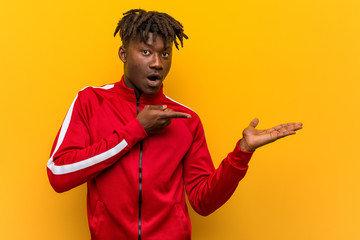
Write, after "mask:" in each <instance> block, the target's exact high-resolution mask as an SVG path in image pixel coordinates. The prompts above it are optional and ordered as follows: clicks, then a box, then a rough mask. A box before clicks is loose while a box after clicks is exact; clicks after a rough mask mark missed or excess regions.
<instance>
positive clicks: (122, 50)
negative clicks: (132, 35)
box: [119, 46, 126, 63]
mask: <svg viewBox="0 0 360 240" xmlns="http://www.w3.org/2000/svg"><path fill="white" fill-rule="evenodd" d="M119 58H120V60H121V61H122V62H123V63H126V49H125V47H124V46H121V47H120V48H119Z"/></svg>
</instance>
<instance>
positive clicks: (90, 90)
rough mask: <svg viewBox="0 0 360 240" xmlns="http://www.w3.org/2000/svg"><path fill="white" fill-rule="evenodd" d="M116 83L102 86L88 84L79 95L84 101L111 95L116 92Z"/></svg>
mask: <svg viewBox="0 0 360 240" xmlns="http://www.w3.org/2000/svg"><path fill="white" fill-rule="evenodd" d="M114 86H115V84H107V85H103V86H100V87H94V86H87V87H84V88H83V89H81V90H80V91H79V92H78V94H77V97H78V98H80V99H81V100H82V101H91V100H95V99H97V98H99V97H106V96H111V95H113V93H114Z"/></svg>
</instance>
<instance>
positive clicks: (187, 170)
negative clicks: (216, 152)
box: [183, 119, 302, 215]
mask: <svg viewBox="0 0 360 240" xmlns="http://www.w3.org/2000/svg"><path fill="white" fill-rule="evenodd" d="M257 124H258V120H257V119H254V120H253V121H252V122H251V123H250V125H249V126H248V127H247V128H246V129H245V130H244V131H243V138H242V139H241V140H240V141H239V142H238V143H237V144H236V147H235V149H234V151H233V152H231V153H229V154H228V155H227V156H226V158H225V159H224V160H223V161H222V162H221V164H220V165H219V167H218V168H217V169H216V170H215V168H214V165H213V163H212V160H211V157H210V154H209V151H208V148H207V144H206V140H205V137H204V132H203V128H202V125H201V123H200V121H199V124H198V127H197V128H196V134H195V137H194V142H193V144H192V146H191V149H190V150H189V152H188V153H187V155H186V157H185V159H184V174H183V176H184V183H185V189H186V192H187V195H188V198H189V202H190V203H191V205H192V207H193V208H194V210H195V211H196V212H198V213H199V214H201V215H208V214H210V213H212V212H213V211H215V210H216V209H217V208H219V207H220V206H222V205H223V204H224V203H225V202H226V201H227V200H228V199H229V198H230V197H231V195H232V194H233V192H234V190H235V189H236V187H237V185H238V183H239V181H240V180H241V179H242V178H243V177H244V176H245V174H246V171H247V169H248V162H249V160H250V158H251V156H252V154H253V151H254V150H255V149H256V148H258V147H260V146H263V145H265V144H267V143H270V142H273V141H275V140H277V139H279V138H282V137H285V136H288V135H291V134H294V133H295V131H296V130H299V129H301V127H302V124H301V123H296V124H295V123H288V124H282V125H279V126H276V127H274V128H270V129H267V130H257V129H255V127H256V125H257Z"/></svg>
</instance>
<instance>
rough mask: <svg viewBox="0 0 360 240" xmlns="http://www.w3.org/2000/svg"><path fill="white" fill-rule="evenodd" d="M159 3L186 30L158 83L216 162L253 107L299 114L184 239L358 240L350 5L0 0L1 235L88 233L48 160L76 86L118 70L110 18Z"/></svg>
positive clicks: (359, 169) (282, 118) (270, 120)
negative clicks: (198, 123) (58, 189)
mask: <svg viewBox="0 0 360 240" xmlns="http://www.w3.org/2000/svg"><path fill="white" fill-rule="evenodd" d="M139 7H140V8H144V9H146V10H158V11H164V12H167V13H169V14H170V15H172V16H173V17H175V18H176V19H178V20H180V21H181V22H182V23H183V25H184V26H185V33H186V34H188V35H189V37H190V39H189V40H187V41H185V46H184V48H183V49H181V50H180V51H175V53H174V57H173V67H172V70H171V72H170V74H169V75H168V77H167V79H166V81H165V92H166V94H167V95H169V96H170V97H172V98H173V99H175V100H177V101H180V102H181V103H183V104H185V105H187V106H189V107H191V108H192V109H194V110H195V111H196V112H197V113H198V114H199V115H200V117H201V119H202V121H203V124H204V127H205V131H206V136H207V140H208V145H209V148H210V151H211V154H212V156H213V159H214V164H215V165H216V166H218V165H219V163H220V161H221V159H222V158H223V157H224V156H225V155H226V154H227V153H228V152H229V151H231V150H232V149H233V147H234V145H235V142H236V141H237V140H238V139H239V138H240V137H241V132H242V130H243V128H245V127H246V126H247V125H248V123H249V122H250V121H251V120H252V118H254V117H258V118H259V119H260V124H259V128H269V127H272V126H274V125H276V124H280V123H284V122H290V121H302V122H303V123H304V129H303V130H301V131H299V132H298V134H297V135H295V136H291V137H288V138H287V139H282V140H280V141H278V142H276V143H273V144H271V146H265V147H263V148H261V149H259V150H258V151H257V152H256V153H255V155H254V157H253V159H252V160H251V163H250V169H249V171H248V174H247V176H246V177H245V179H244V180H243V181H242V182H241V183H240V185H239V187H238V189H237V190H236V192H235V194H234V195H233V196H232V198H231V199H230V200H229V201H228V202H227V203H226V204H225V205H224V206H223V207H222V208H220V209H219V210H217V211H216V212H215V213H213V214H212V215H210V216H208V217H205V218H204V217H201V216H198V215H197V214H195V213H194V212H193V211H192V210H191V217H192V227H193V239H195V240H202V239H204V240H215V239H229V240H231V239H234V240H235V239H245V240H263V239H280V240H282V239H284V240H285V239H299V240H300V239H314V240H315V239H351V240H352V239H354V240H355V239H360V230H359V229H360V228H359V226H360V206H359V205H360V193H359V183H360V181H359V174H360V163H359V160H360V154H359V140H358V139H359V135H360V128H359V123H360V114H359V90H360V83H359V76H360V68H359V63H360V14H359V13H360V2H359V1H358V0H342V1H340V0H338V1H334V0H302V1H287V0H274V1H266V0H258V1H250V0H246V1H235V0H233V1H227V0H223V1H221V2H214V3H211V2H208V1H193V0H192V1H188V0H182V1H90V0H87V1H70V0H62V1H59V0H55V1H39V0H32V1H25V0H17V1H1V3H0V31H1V33H0V34H1V35H0V36H1V38H0V54H1V59H0V66H1V71H0V79H1V94H0V101H1V118H0V134H1V139H0V141H1V142H0V148H1V149H0V159H1V167H0V184H1V198H0V207H1V209H0V239H54V240H55V239H59V240H60V239H69V240H71V239H74V240H75V239H76V240H78V239H89V236H90V235H89V232H88V226H87V218H86V187H85V185H83V186H80V187H78V188H75V189H73V190H71V191H69V192H66V193H63V194H57V193H55V192H54V191H53V190H52V188H51V187H50V185H49V183H48V180H47V175H46V163H47V160H48V158H49V153H50V149H51V146H52V143H53V140H54V138H55V135H56V133H57V131H58V129H59V127H60V125H61V123H62V120H63V118H64V116H65V114H66V111H67V109H68V107H69V106H70V104H71V102H72V100H73V98H74V97H75V95H76V93H77V91H79V90H80V89H82V88H83V87H85V86H89V85H91V86H101V85H104V84H108V83H113V82H116V81H118V80H119V79H120V77H121V75H122V72H123V69H122V67H123V66H122V63H121V62H120V60H119V59H118V57H117V50H118V47H119V46H120V38H119V37H118V36H117V37H116V38H113V36H112V35H113V32H114V30H115V27H116V24H117V21H118V20H119V18H120V17H121V16H122V13H123V12H125V11H127V10H128V9H131V8H139Z"/></svg>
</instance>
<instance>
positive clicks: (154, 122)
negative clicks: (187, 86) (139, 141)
mask: <svg viewBox="0 0 360 240" xmlns="http://www.w3.org/2000/svg"><path fill="white" fill-rule="evenodd" d="M173 118H191V115H190V114H187V113H183V112H174V111H173V110H172V109H170V108H167V106H166V105H146V106H145V107H144V109H143V110H141V112H140V113H139V114H138V115H137V117H136V119H137V120H138V121H139V122H140V124H141V125H142V126H143V128H144V129H145V131H146V133H147V134H148V135H152V134H154V133H156V132H157V131H158V130H161V129H163V128H165V127H166V126H168V125H169V124H170V123H171V119H173Z"/></svg>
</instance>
